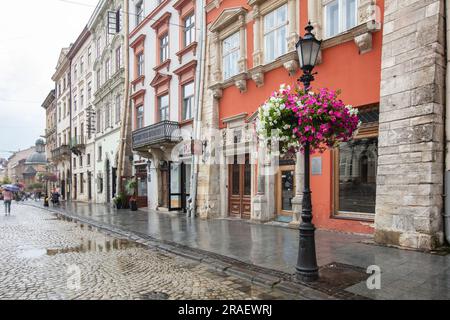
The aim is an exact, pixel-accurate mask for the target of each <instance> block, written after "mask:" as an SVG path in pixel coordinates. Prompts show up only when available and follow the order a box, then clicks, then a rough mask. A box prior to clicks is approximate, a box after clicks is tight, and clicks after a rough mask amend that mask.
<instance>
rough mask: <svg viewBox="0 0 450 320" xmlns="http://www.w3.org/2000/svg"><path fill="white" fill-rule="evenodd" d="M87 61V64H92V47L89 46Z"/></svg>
mask: <svg viewBox="0 0 450 320" xmlns="http://www.w3.org/2000/svg"><path fill="white" fill-rule="evenodd" d="M87 63H88V66H90V65H91V64H92V47H91V46H89V48H88V49H87Z"/></svg>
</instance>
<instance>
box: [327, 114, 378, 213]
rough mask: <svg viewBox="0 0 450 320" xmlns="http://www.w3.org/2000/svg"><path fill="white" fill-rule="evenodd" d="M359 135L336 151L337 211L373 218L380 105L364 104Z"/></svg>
mask: <svg viewBox="0 0 450 320" xmlns="http://www.w3.org/2000/svg"><path fill="white" fill-rule="evenodd" d="M360 120H361V122H362V125H361V128H360V130H359V133H358V135H357V136H356V137H355V138H354V139H352V140H350V141H348V142H345V143H342V144H341V145H340V146H339V148H338V150H336V152H335V155H336V157H335V191H334V193H335V215H337V216H345V215H347V216H350V217H355V218H358V217H360V218H364V217H365V218H369V219H373V215H374V214H375V200H376V179H377V164H378V108H377V107H376V108H374V107H372V108H363V109H362V110H361V111H360Z"/></svg>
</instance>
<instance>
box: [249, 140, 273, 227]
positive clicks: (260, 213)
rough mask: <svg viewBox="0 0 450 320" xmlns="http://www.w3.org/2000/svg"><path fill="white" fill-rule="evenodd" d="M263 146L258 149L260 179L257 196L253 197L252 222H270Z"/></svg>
mask: <svg viewBox="0 0 450 320" xmlns="http://www.w3.org/2000/svg"><path fill="white" fill-rule="evenodd" d="M263 150H264V149H263V148H262V146H259V148H258V164H257V168H258V169H257V171H258V173H257V174H258V178H257V181H258V183H257V193H256V196H255V197H253V212H252V220H255V221H260V222H264V221H269V220H270V217H269V212H268V206H267V195H266V187H265V184H266V179H265V174H266V168H265V163H264V162H265V161H264V152H263Z"/></svg>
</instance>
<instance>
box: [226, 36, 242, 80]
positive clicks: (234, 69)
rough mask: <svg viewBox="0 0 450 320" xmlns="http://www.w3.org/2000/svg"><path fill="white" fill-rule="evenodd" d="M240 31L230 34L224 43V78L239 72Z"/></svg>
mask: <svg viewBox="0 0 450 320" xmlns="http://www.w3.org/2000/svg"><path fill="white" fill-rule="evenodd" d="M238 60H239V32H236V33H234V34H233V35H231V36H229V37H228V38H226V39H225V40H223V43H222V63H223V78H224V80H225V79H228V78H231V77H232V76H234V75H236V74H238V73H239V65H238Z"/></svg>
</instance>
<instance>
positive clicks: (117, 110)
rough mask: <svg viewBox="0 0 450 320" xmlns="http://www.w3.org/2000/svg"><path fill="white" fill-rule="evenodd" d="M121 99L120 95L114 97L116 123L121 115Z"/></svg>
mask: <svg viewBox="0 0 450 320" xmlns="http://www.w3.org/2000/svg"><path fill="white" fill-rule="evenodd" d="M121 99H122V97H121V96H120V95H117V96H116V103H115V109H116V123H119V122H120V114H121V111H122V110H121V109H122V108H121Z"/></svg>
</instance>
